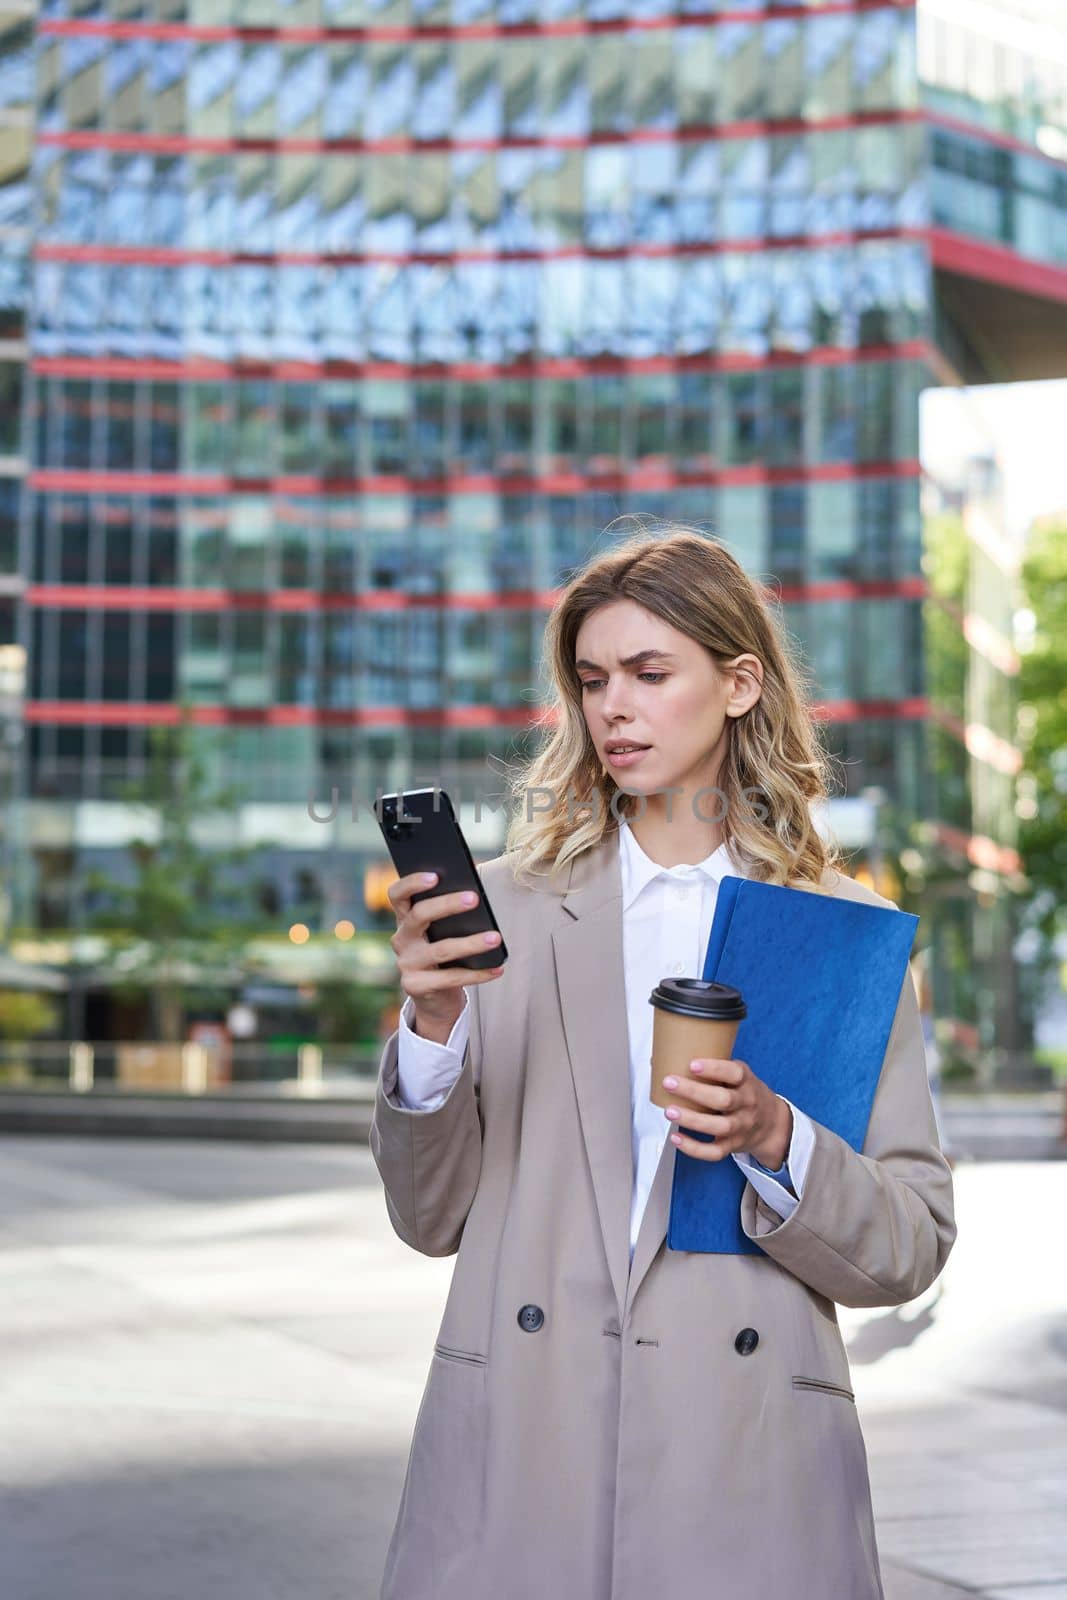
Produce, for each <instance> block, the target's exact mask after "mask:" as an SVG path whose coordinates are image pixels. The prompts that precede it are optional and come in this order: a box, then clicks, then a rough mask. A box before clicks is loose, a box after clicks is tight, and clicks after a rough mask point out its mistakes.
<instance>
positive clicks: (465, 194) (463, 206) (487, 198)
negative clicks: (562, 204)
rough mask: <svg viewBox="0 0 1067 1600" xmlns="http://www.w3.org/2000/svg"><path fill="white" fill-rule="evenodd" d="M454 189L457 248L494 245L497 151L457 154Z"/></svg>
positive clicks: (473, 151) (453, 168)
mask: <svg viewBox="0 0 1067 1600" xmlns="http://www.w3.org/2000/svg"><path fill="white" fill-rule="evenodd" d="M452 190H453V212H452V215H453V227H454V229H455V233H454V238H455V245H456V248H457V249H463V250H472V249H479V248H489V247H491V246H493V245H494V244H495V243H496V240H497V221H498V218H499V216H500V187H499V183H498V181H497V154H496V151H495V150H490V151H483V150H458V151H456V152H454V154H453V156H452ZM579 193H580V191H579ZM572 198H573V197H572ZM578 214H579V215H580V199H579V202H578ZM575 225H577V218H576V220H575Z"/></svg>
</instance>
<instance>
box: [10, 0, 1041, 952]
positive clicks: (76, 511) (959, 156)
mask: <svg viewBox="0 0 1067 1600" xmlns="http://www.w3.org/2000/svg"><path fill="white" fill-rule="evenodd" d="M19 29H20V30H21V31H20V32H19V37H18V42H17V44H16V45H13V46H12V49H11V51H10V52H9V56H10V59H11V61H12V62H13V63H15V64H14V66H13V68H12V71H11V73H9V75H8V78H7V79H4V77H3V75H2V74H0V100H2V95H3V93H4V92H5V91H4V89H3V87H2V86H3V85H4V84H5V83H10V84H14V85H15V87H14V88H9V89H8V90H6V92H7V93H8V95H9V98H10V97H11V96H14V97H15V99H16V101H17V100H18V96H19V95H21V97H22V98H21V101H19V102H18V103H20V104H21V105H23V106H24V107H25V108H26V113H27V118H28V117H29V116H30V114H31V113H32V119H33V134H32V162H31V163H30V164H29V176H28V177H27V174H26V171H25V170H24V171H23V173H22V175H21V177H20V176H18V175H16V176H14V177H10V175H9V182H8V184H7V186H6V188H3V189H0V196H6V197H7V199H6V200H3V201H2V203H3V204H5V205H6V206H7V212H6V213H5V215H7V214H10V215H14V216H16V217H21V219H22V225H23V227H24V229H25V228H27V227H32V237H33V241H34V255H33V271H32V284H31V285H29V287H30V288H32V294H31V295H30V297H29V304H30V307H31V310H30V326H29V330H28V339H29V355H30V361H29V376H28V381H27V383H26V385H25V393H24V394H23V393H22V391H21V388H20V391H19V395H18V406H17V407H16V408H15V409H17V412H18V421H17V424H16V423H12V422H10V421H9V423H8V427H9V431H10V430H11V429H15V430H16V431H17V432H18V434H19V440H20V450H21V452H22V455H23V457H24V459H25V461H26V462H27V463H28V465H29V472H30V476H29V480H28V481H29V486H30V488H29V492H28V493H27V494H26V496H25V498H24V503H20V505H19V507H17V508H16V510H15V511H14V512H13V513H12V515H11V520H10V527H11V528H12V529H14V528H16V527H17V528H18V530H19V538H18V540H17V541H15V539H14V534H13V533H11V534H10V535H9V537H8V546H7V547H4V546H3V545H2V544H0V553H2V551H3V549H4V548H7V549H8V551H9V570H11V571H15V570H16V564H17V571H18V574H19V576H20V580H21V581H22V582H24V583H25V585H26V587H25V593H24V599H23V602H22V604H21V605H20V607H19V608H18V615H17V617H15V618H14V621H13V624H12V625H13V627H15V628H17V630H18V634H19V637H20V638H21V639H22V640H23V642H24V643H25V645H26V647H27V650H28V656H29V681H28V686H27V695H28V709H27V722H28V730H27V745H26V753H27V760H26V784H27V792H28V793H30V794H32V795H34V796H36V797H38V798H40V799H42V800H52V801H54V802H56V804H57V805H62V804H66V803H68V802H70V801H73V800H77V799H85V800H107V799H109V798H113V797H114V796H115V795H117V793H118V791H119V788H120V786H121V784H122V783H123V782H125V781H127V780H128V779H129V778H130V777H136V775H137V773H138V772H139V770H140V769H141V767H142V764H143V761H144V755H145V737H146V734H145V730H146V728H147V727H148V726H150V725H151V724H152V722H153V721H155V720H162V719H163V718H164V717H165V716H166V715H167V714H168V712H169V708H170V707H172V706H173V703H174V702H175V701H176V700H184V701H187V702H189V703H191V704H192V705H193V707H194V708H195V712H196V715H197V718H198V720H199V721H200V723H201V725H202V731H203V736H204V738H205V740H206V741H207V742H208V744H209V745H210V747H211V749H212V751H213V756H214V762H215V766H216V769H217V771H218V774H219V776H220V777H223V778H226V779H227V780H229V781H231V782H236V783H238V784H240V785H241V786H242V787H243V789H244V792H245V794H246V798H247V800H248V802H249V803H250V804H255V803H257V802H264V803H267V802H269V803H271V804H277V805H282V804H288V805H289V806H290V807H291V808H302V807H303V805H304V804H305V803H306V798H307V795H308V793H309V791H310V790H313V789H314V790H317V791H318V792H319V793H328V792H329V786H330V784H331V783H338V784H340V785H341V786H342V787H343V789H344V790H345V792H347V790H348V789H349V788H354V789H355V790H356V792H357V793H358V794H360V795H361V796H365V797H373V793H374V789H375V786H376V784H377V783H378V782H382V783H384V784H385V785H387V786H390V785H393V784H396V783H403V782H406V781H411V780H416V779H417V780H422V781H432V780H433V779H434V778H441V779H442V780H444V781H448V780H449V779H450V778H451V779H452V781H457V780H458V779H459V778H461V777H462V776H463V775H465V774H477V775H478V776H479V777H483V776H484V774H485V771H486V767H485V762H486V757H487V755H490V754H493V755H501V756H506V754H507V752H508V751H509V750H513V749H514V748H515V741H516V740H517V739H521V738H522V736H523V733H524V730H526V729H527V728H528V726H529V723H530V721H531V718H532V715H533V713H534V710H535V702H536V698H537V680H536V662H537V657H538V652H539V645H540V636H541V631H542V628H543V623H544V617H545V614H546V612H547V610H548V608H549V606H550V605H551V603H552V599H553V595H554V591H555V590H556V588H557V587H558V585H559V584H560V583H562V582H564V581H565V580H566V578H567V576H568V574H569V573H570V572H571V571H573V570H574V568H575V567H576V566H577V565H578V564H580V563H581V561H582V560H583V559H584V558H585V556H586V555H587V554H588V553H589V552H590V550H591V549H592V548H593V547H594V545H596V544H597V543H598V542H601V541H602V540H603V538H604V537H610V535H605V534H604V533H603V530H604V529H605V528H606V527H607V525H608V524H609V523H610V522H612V520H613V519H615V518H617V517H619V516H620V515H621V514H624V513H629V512H638V513H649V514H652V515H653V516H656V517H659V518H664V519H668V520H670V519H678V520H682V521H685V522H687V523H696V524H697V525H699V526H701V527H703V528H705V529H707V530H709V531H712V532H714V533H716V534H717V535H719V536H721V537H722V538H723V539H725V540H726V541H727V543H729V544H730V545H731V547H732V548H733V549H734V550H735V551H736V552H737V554H738V555H739V556H740V558H741V559H742V560H743V561H744V562H745V564H746V566H747V567H748V568H749V569H750V570H751V571H752V572H753V573H756V574H758V575H759V576H761V577H764V578H767V579H770V580H772V581H773V582H774V583H775V584H776V585H778V586H779V587H780V589H781V593H782V600H783V604H784V608H785V614H786V620H787V623H788V626H789V628H790V630H791V631H792V633H793V634H794V635H795V637H796V638H797V640H798V641H799V643H800V644H801V645H802V647H803V649H804V651H805V654H806V656H807V658H808V660H809V661H810V663H811V666H812V669H813V672H814V675H815V678H816V681H817V686H818V691H819V697H820V700H821V703H822V705H823V708H824V715H825V717H826V720H827V723H828V727H829V731H830V741H831V743H832V745H833V746H834V748H835V749H836V750H837V751H838V753H840V754H841V755H842V756H844V757H845V760H846V769H845V770H846V772H847V775H848V784H849V793H850V794H852V793H858V792H860V791H861V790H862V789H863V788H865V787H870V786H872V785H877V786H879V787H881V788H882V789H883V790H884V791H885V793H886V795H887V797H888V800H889V803H890V804H891V806H892V807H893V808H894V812H895V814H896V816H897V817H898V818H900V819H903V820H902V822H901V826H904V825H905V824H906V823H907V820H908V819H914V818H916V817H920V816H929V815H931V814H932V808H936V806H937V805H938V804H940V801H939V800H938V799H937V798H936V797H935V796H934V795H933V793H932V791H931V787H930V777H929V773H930V751H931V744H930V741H931V738H932V737H934V734H933V733H932V729H933V728H934V727H936V728H937V730H938V731H937V734H936V737H937V738H941V737H942V736H944V737H945V738H948V739H949V740H950V741H951V740H952V739H953V738H955V740H956V746H958V748H959V750H960V751H963V754H964V756H966V754H967V752H966V749H965V744H964V734H963V732H962V731H961V729H962V727H963V724H964V721H965V720H966V719H964V718H962V715H961V716H960V717H959V718H957V722H958V724H959V726H957V727H956V730H955V732H953V731H952V729H951V728H950V726H949V723H950V721H951V719H950V718H949V719H946V718H942V720H941V721H940V722H936V720H932V718H931V704H932V701H931V696H930V682H929V662H928V638H927V634H928V613H927V611H926V609H925V606H926V599H927V583H928V562H927V552H926V550H925V546H924V529H923V510H922V506H921V496H920V489H921V481H922V473H921V467H920V457H921V451H920V439H919V395H920V392H921V391H922V389H923V388H924V387H928V386H930V385H931V384H933V383H935V382H944V381H946V380H947V379H949V378H950V377H951V371H950V370H949V369H947V363H946V356H945V353H944V351H943V350H941V349H939V348H938V339H939V318H938V287H937V283H938V280H937V269H938V266H939V261H938V257H937V248H938V245H937V241H938V239H939V238H942V237H948V236H955V235H957V234H958V235H961V236H966V238H968V239H983V240H987V241H990V242H992V241H996V242H997V243H999V244H1000V245H1007V246H1009V247H1011V248H1012V249H1014V250H1016V251H1018V252H1020V253H1022V254H1024V255H1026V256H1027V258H1029V259H1032V260H1033V261H1035V262H1041V263H1042V264H1043V265H1044V266H1045V267H1046V268H1048V269H1049V270H1053V269H1054V268H1055V266H1056V264H1057V263H1060V262H1062V261H1063V256H1064V235H1063V216H1064V214H1065V213H1064V207H1063V198H1064V194H1063V188H1062V185H1063V182H1064V177H1065V173H1067V168H1064V165H1063V163H1062V162H1060V161H1057V160H1056V159H1054V158H1053V156H1051V155H1050V153H1049V150H1048V148H1047V147H1048V138H1047V136H1046V135H1045V134H1044V133H1043V132H1042V131H1041V130H1042V129H1043V128H1044V127H1045V121H1041V120H1040V118H1044V119H1046V121H1047V120H1048V119H1051V123H1052V124H1055V125H1058V123H1056V117H1057V116H1058V113H1056V112H1055V105H1056V104H1057V103H1058V102H1056V101H1055V92H1054V87H1055V86H1054V85H1053V87H1052V88H1047V86H1046V88H1043V89H1042V91H1041V93H1042V96H1043V97H1044V98H1042V99H1041V101H1040V108H1039V112H1037V111H1034V112H1033V116H1034V117H1039V121H1038V124H1036V125H1035V126H1034V127H1031V125H1030V123H1028V122H1026V121H1025V118H1023V120H1020V118H1022V117H1023V113H1022V111H1021V110H1020V109H1019V105H1021V102H1019V104H1018V105H1017V104H1016V102H1015V101H1011V102H1010V104H1011V106H1012V107H1014V109H1013V110H1012V112H1011V117H1008V114H1007V112H1006V111H1005V110H1004V106H1006V105H1008V103H1009V102H1008V101H1006V100H1004V99H1003V97H1002V98H1001V99H1000V100H995V99H994V101H992V102H990V101H987V100H983V98H982V94H981V93H979V92H978V91H977V90H976V88H975V84H974V83H973V82H972V80H971V78H969V77H967V76H966V74H965V75H964V80H963V82H962V86H961V84H960V83H959V82H957V78H958V76H959V75H958V73H957V72H956V56H955V55H954V53H953V50H954V46H953V45H952V44H951V42H950V44H949V45H947V46H946V44H945V41H944V38H943V36H942V31H941V24H940V21H938V20H937V19H934V22H932V23H930V22H928V20H927V19H925V18H924V17H923V15H922V13H921V12H920V14H919V17H918V19H917V16H916V11H915V9H914V8H913V7H911V6H908V5H901V4H887V5H884V6H878V5H874V6H872V5H869V4H864V5H862V6H850V5H848V4H840V3H834V4H826V5H820V4H816V3H809V4H806V5H804V4H790V5H756V4H753V3H751V0H729V3H726V0H724V3H722V4H712V3H709V0H702V3H699V4H698V3H696V0H676V3H674V4H672V5H670V6H668V5H666V4H664V3H662V0H584V3H581V4H578V3H572V0H497V3H496V4H493V3H485V0H396V3H390V0H387V3H385V4H372V3H370V0H321V3H320V0H294V3H291V4H285V3H283V0H272V3H267V0H256V3H252V0H233V3H231V4H219V3H217V0H211V3H210V4H208V3H207V0H155V4H149V3H147V0H146V3H144V4H140V3H138V0H112V3H111V4H110V5H104V4H92V3H91V0H80V3H79V0H51V3H46V4H42V5H41V6H40V8H39V15H38V17H37V19H36V27H35V29H33V28H30V29H28V28H27V26H26V25H25V24H24V23H21V24H19ZM272 30H273V31H272ZM31 35H32V37H31ZM4 37H7V35H4ZM921 63H925V64H923V65H922V70H921V71H920V65H921ZM968 70H969V69H968ZM1041 82H1042V83H1043V84H1044V83H1045V79H1044V78H1042V79H1041ZM976 96H977V98H976ZM1032 99H1033V97H1031V101H1027V102H1026V104H1027V105H1028V106H1030V107H1031V111H1033V105H1032ZM1034 103H1036V102H1034ZM990 104H993V105H994V106H995V107H999V108H1000V109H999V110H995V114H993V113H991V114H990V115H988V116H987V115H986V113H985V111H983V110H982V107H988V105H990ZM976 107H977V108H978V109H977V110H976ZM1050 108H1051V109H1050ZM1028 114H1029V113H1028ZM1012 118H1014V120H1012ZM998 119H999V120H998ZM1031 120H1033V119H1031ZM27 141H28V146H27V147H28V148H29V142H30V136H29V133H27ZM998 141H999V142H998ZM4 259H5V260H7V259H8V258H4ZM0 270H6V271H8V273H9V276H8V278H7V279H6V280H4V282H5V284H7V285H8V286H9V287H8V288H6V289H5V294H6V295H7V298H8V299H11V298H13V297H14V298H17V279H18V272H17V270H15V269H12V268H10V267H3V268H0ZM21 270H22V272H23V276H24V278H25V266H24V265H23V267H22V269H21ZM23 298H24V299H25V298H26V296H25V294H24V296H23ZM959 336H960V337H961V338H962V336H963V334H962V332H960V333H959ZM5 372H6V369H3V368H0V383H5V382H13V381H15V380H14V379H9V378H8V377H6V376H5ZM946 770H947V769H946ZM953 815H954V816H956V815H957V813H955V812H954V813H953ZM998 817H999V813H997V814H996V815H993V814H992V813H990V814H989V816H988V817H987V815H986V813H985V812H983V813H982V815H981V816H979V815H978V812H977V811H974V810H972V812H971V814H970V816H969V820H968V822H967V823H966V824H964V822H963V820H962V813H959V814H958V820H957V821H955V822H953V826H959V827H964V826H967V827H969V828H970V829H971V830H972V831H974V832H980V831H984V830H985V829H986V828H987V827H988V828H989V829H992V828H993V827H994V826H995V825H996V826H999V823H998V821H997V818H998ZM947 820H948V819H947V818H946V821H947ZM361 852H364V853H366V854H373V855H377V854H380V851H378V850H376V849H375V848H374V844H373V840H371V839H370V838H369V837H368V838H363V839H361V842H360V843H359V844H358V847H357V848H356V852H355V859H356V862H357V866H358V864H359V863H360V862H361V860H362V858H363V857H362V855H361ZM297 854H298V852H294V859H295V858H296V855H297ZM74 857H75V859H74V860H73V864H72V868H71V879H70V894H69V896H68V900H67V908H66V910H63V909H62V906H63V894H62V891H61V890H60V889H57V887H56V883H55V880H54V877H53V879H51V880H49V889H48V894H49V897H50V898H49V905H50V907H51V908H52V909H51V910H50V912H49V915H50V916H52V917H53V918H54V920H55V921H57V922H63V921H64V920H69V917H70V915H71V914H72V913H71V907H73V906H74V905H75V904H76V902H77V894H76V887H75V884H76V878H77V874H78V871H79V870H80V869H79V866H78V863H77V860H76V857H77V850H76V848H75V850H74ZM43 881H44V879H43V876H42V882H43ZM42 894H43V890H42ZM282 898H283V900H284V895H283V896H282ZM353 909H354V910H355V912H356V914H357V920H360V919H361V916H363V917H365V914H362V913H361V912H360V908H359V907H358V906H357V907H354V908H353Z"/></svg>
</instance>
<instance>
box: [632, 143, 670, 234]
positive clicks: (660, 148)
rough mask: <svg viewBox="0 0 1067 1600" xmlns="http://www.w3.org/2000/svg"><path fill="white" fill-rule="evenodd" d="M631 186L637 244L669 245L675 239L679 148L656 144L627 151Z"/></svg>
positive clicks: (639, 145) (633, 221)
mask: <svg viewBox="0 0 1067 1600" xmlns="http://www.w3.org/2000/svg"><path fill="white" fill-rule="evenodd" d="M627 154H628V156H629V175H630V181H631V184H632V198H631V203H632V228H633V237H634V239H636V240H642V241H647V242H649V243H660V244H670V243H672V242H673V240H674V237H675V220H674V210H675V194H676V191H677V182H678V148H677V146H676V145H675V144H674V143H671V142H667V141H656V142H654V143H650V144H634V145H630V146H628V148H627Z"/></svg>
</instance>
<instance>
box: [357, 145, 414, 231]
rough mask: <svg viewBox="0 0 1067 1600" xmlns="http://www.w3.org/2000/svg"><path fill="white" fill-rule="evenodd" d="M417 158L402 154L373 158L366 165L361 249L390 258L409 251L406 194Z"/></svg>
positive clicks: (407, 202) (409, 229)
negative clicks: (412, 166)
mask: <svg viewBox="0 0 1067 1600" xmlns="http://www.w3.org/2000/svg"><path fill="white" fill-rule="evenodd" d="M416 159H418V158H417V157H410V158H409V157H408V156H407V155H405V154H397V155H392V154H390V155H375V157H374V159H373V161H368V162H367V163H366V166H365V168H364V171H365V193H366V205H367V211H366V222H365V224H364V228H363V243H362V246H361V247H362V248H363V249H365V250H367V251H381V252H383V253H387V254H390V255H393V254H395V255H403V254H404V253H405V252H407V251H409V250H410V249H411V245H412V239H413V236H414V223H413V221H412V217H411V207H410V204H409V200H408V194H409V189H410V182H411V173H410V167H411V162H412V161H413V160H416Z"/></svg>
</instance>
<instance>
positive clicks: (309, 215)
mask: <svg viewBox="0 0 1067 1600" xmlns="http://www.w3.org/2000/svg"><path fill="white" fill-rule="evenodd" d="M320 167H321V157H320V156H318V155H314V156H310V155H288V154H282V155H280V156H279V157H278V159H277V163H276V178H277V225H276V229H275V244H276V247H277V248H278V249H279V250H300V251H314V250H318V249H319V248H320V247H321V239H320V234H319V225H320V219H321V216H322V200H321V194H320V189H319V172H320Z"/></svg>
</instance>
